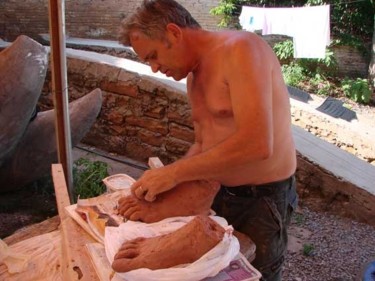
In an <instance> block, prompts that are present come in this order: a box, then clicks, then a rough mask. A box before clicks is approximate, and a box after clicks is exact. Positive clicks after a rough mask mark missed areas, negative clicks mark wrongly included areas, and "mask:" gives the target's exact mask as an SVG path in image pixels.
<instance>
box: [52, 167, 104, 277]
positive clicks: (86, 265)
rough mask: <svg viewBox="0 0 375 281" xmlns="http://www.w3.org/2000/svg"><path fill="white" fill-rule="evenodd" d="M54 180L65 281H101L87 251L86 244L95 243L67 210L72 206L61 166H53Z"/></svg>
mask: <svg viewBox="0 0 375 281" xmlns="http://www.w3.org/2000/svg"><path fill="white" fill-rule="evenodd" d="M52 178H53V184H54V187H55V194H56V201H57V208H58V211H59V216H60V220H61V235H62V237H61V238H62V239H61V241H62V242H61V243H62V251H61V253H62V254H61V255H62V256H61V265H62V268H61V272H62V276H63V280H67V281H70V280H72V281H73V280H80V281H86V280H87V281H99V278H98V276H97V274H96V271H95V269H94V267H93V265H92V263H91V260H90V257H89V254H88V252H87V249H86V244H88V243H93V242H95V241H94V240H93V239H92V238H91V237H90V236H89V235H88V234H87V233H86V231H84V230H83V229H82V228H81V227H80V226H79V225H78V224H77V223H76V222H74V221H73V219H72V218H71V217H70V216H69V215H68V213H67V212H66V210H65V207H67V206H69V205H70V200H69V195H68V192H67V186H66V182H65V176H64V171H63V167H62V165H61V164H52Z"/></svg>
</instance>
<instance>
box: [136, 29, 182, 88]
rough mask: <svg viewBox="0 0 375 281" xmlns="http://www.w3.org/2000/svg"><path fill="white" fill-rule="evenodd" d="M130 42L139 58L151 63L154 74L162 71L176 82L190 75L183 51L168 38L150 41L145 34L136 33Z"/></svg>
mask: <svg viewBox="0 0 375 281" xmlns="http://www.w3.org/2000/svg"><path fill="white" fill-rule="evenodd" d="M130 42H131V45H132V47H133V49H134V51H135V52H136V53H137V55H138V57H139V58H140V59H141V60H142V61H144V62H147V63H149V65H150V66H151V69H152V71H153V72H155V73H156V72H158V71H160V72H161V73H163V74H165V75H166V76H168V77H172V78H173V79H174V80H176V81H179V80H181V79H183V78H185V77H186V76H187V75H188V73H189V71H188V70H187V69H186V67H187V66H186V64H185V63H184V59H183V57H182V52H181V49H179V48H178V47H176V44H174V43H173V42H171V41H170V40H168V38H166V39H163V40H160V39H150V38H149V37H147V36H146V35H144V34H143V33H141V32H137V31H134V32H132V34H131V36H130Z"/></svg>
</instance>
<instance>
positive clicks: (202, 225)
mask: <svg viewBox="0 0 375 281" xmlns="http://www.w3.org/2000/svg"><path fill="white" fill-rule="evenodd" d="M224 232H225V230H224V228H222V227H221V226H220V225H219V224H218V223H216V222H215V221H213V220H212V219H210V218H209V217H208V216H197V217H195V218H194V219H193V220H191V221H190V222H189V223H187V224H186V225H184V226H183V227H181V228H179V229H177V230H176V231H174V232H171V233H168V234H165V235H161V236H156V237H151V238H144V237H139V238H136V239H133V240H130V241H126V242H125V243H123V244H122V246H121V248H120V250H119V251H118V253H117V254H116V255H115V258H114V261H113V263H112V267H113V269H114V270H115V271H117V272H128V271H131V270H134V269H139V268H148V269H152V270H156V269H163V268H169V267H172V266H176V265H182V264H187V263H192V262H195V261H196V260H198V259H199V258H201V257H202V256H203V255H204V254H205V253H207V252H208V251H209V250H211V249H212V248H214V247H215V246H216V245H217V244H218V243H219V242H220V241H221V240H222V239H223V236H224Z"/></svg>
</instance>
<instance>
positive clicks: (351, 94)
mask: <svg viewBox="0 0 375 281" xmlns="http://www.w3.org/2000/svg"><path fill="white" fill-rule="evenodd" d="M341 88H342V90H343V92H344V94H345V95H346V96H347V97H348V98H350V99H352V100H354V101H356V102H358V103H364V104H366V103H369V102H370V99H371V89H370V85H369V83H368V80H367V79H362V78H357V79H356V80H352V79H344V80H343V81H342V82H341Z"/></svg>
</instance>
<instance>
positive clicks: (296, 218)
mask: <svg viewBox="0 0 375 281" xmlns="http://www.w3.org/2000/svg"><path fill="white" fill-rule="evenodd" d="M293 220H294V222H295V223H296V225H299V226H300V225H302V224H303V222H304V221H305V217H304V216H303V215H302V214H300V213H294V216H293Z"/></svg>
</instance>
